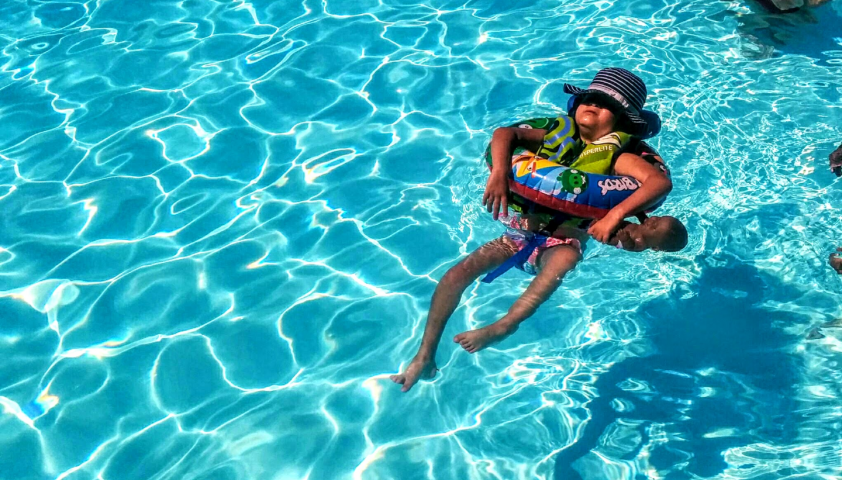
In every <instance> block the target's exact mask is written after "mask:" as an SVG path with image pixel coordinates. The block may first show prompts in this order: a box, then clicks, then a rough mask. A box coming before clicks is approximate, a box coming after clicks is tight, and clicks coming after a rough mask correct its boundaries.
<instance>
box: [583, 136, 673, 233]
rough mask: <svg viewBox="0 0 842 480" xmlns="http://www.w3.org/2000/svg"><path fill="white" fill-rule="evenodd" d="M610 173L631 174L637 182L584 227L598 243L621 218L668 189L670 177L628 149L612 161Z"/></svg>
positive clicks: (657, 198) (650, 203)
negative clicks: (633, 187) (605, 212)
mask: <svg viewBox="0 0 842 480" xmlns="http://www.w3.org/2000/svg"><path fill="white" fill-rule="evenodd" d="M614 173H615V174H616V175H622V176H627V177H632V178H634V179H636V180H637V181H638V182H640V184H641V185H640V188H638V189H637V191H636V192H634V193H633V194H631V195H630V196H629V198H627V199H625V200H623V201H622V202H620V204H619V205H617V206H616V207H614V208H612V209H611V210H610V211H609V212H608V214H607V215H605V216H604V217H603V218H601V219H600V220H598V221H596V222H594V224H593V225H591V228H589V229H588V233H589V234H590V235H591V236H592V237H593V238H595V239H596V240H598V241H600V242H602V243H606V242H608V239H610V238H611V235H613V234H614V232H616V231H617V228H619V227H620V223H621V222H622V221H623V219H624V218H626V217H629V216H631V215H634V214H635V213H638V212H642V211H644V210H646V208H648V207H650V206H652V205H654V204H655V203H656V202H657V201H658V200H660V199H661V198H662V197H663V196H664V195H666V194H668V193H669V192H670V191H671V190H672V180H670V179H669V177H667V176H666V175H665V174H664V172H662V171H661V170H660V169H659V168H658V167H656V166H654V165H652V164H651V163H649V162H647V161H646V160H644V159H643V158H641V157H639V156H637V155H634V154H632V153H624V154H622V155H620V157H619V158H618V159H617V162H616V163H615V164H614Z"/></svg>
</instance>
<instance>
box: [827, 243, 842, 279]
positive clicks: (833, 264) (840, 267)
mask: <svg viewBox="0 0 842 480" xmlns="http://www.w3.org/2000/svg"><path fill="white" fill-rule="evenodd" d="M840 252H842V247H838V248H837V249H836V252H834V253H831V254H830V258H829V261H830V268H832V269H834V270H836V273H838V274H840V275H842V257H840V256H839V253H840Z"/></svg>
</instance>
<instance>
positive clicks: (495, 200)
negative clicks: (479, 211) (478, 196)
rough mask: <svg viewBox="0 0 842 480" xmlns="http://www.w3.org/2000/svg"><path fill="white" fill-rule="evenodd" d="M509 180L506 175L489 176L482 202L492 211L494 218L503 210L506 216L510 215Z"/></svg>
mask: <svg viewBox="0 0 842 480" xmlns="http://www.w3.org/2000/svg"><path fill="white" fill-rule="evenodd" d="M508 195H509V182H508V178H506V176H500V175H494V174H493V173H492V174H491V176H489V177H488V182H487V183H486V184H485V193H484V194H483V195H482V204H483V205H485V208H486V209H487V210H488V211H489V212H491V214H492V216H493V217H494V220H497V217H499V216H500V212H501V211H502V212H503V216H504V217H508V216H509V203H508V202H509V199H508Z"/></svg>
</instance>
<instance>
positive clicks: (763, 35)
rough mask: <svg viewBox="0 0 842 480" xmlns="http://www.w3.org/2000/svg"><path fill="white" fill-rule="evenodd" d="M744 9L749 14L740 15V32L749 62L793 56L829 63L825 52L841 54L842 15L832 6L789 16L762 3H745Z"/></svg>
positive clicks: (815, 8)
mask: <svg viewBox="0 0 842 480" xmlns="http://www.w3.org/2000/svg"><path fill="white" fill-rule="evenodd" d="M745 5H746V6H747V7H749V9H750V13H747V14H738V15H737V21H738V27H737V32H738V33H739V34H740V36H741V37H742V38H743V40H744V42H743V48H742V50H743V54H744V55H745V56H746V57H748V58H770V57H775V56H779V55H780V54H794V55H805V56H808V57H812V58H815V59H818V60H820V62H821V63H826V62H827V58H826V56H825V55H824V53H823V52H827V51H831V50H836V51H838V50H842V45H840V44H839V39H838V37H840V36H842V28H840V25H842V13H841V12H839V11H837V9H835V8H834V6H833V5H832V4H831V3H830V2H828V3H824V4H822V5H818V6H813V7H808V6H804V7H801V8H799V9H797V10H794V11H791V12H787V13H782V12H777V11H772V10H771V9H770V8H768V7H767V6H765V5H764V2H760V1H746V2H745ZM767 5H768V3H767Z"/></svg>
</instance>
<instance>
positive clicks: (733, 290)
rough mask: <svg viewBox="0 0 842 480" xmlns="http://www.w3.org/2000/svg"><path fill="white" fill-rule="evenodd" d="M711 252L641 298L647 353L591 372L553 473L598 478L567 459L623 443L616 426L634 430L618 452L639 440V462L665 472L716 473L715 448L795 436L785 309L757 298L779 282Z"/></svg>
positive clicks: (775, 292) (562, 479) (778, 290)
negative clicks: (687, 281) (579, 422)
mask: <svg viewBox="0 0 842 480" xmlns="http://www.w3.org/2000/svg"><path fill="white" fill-rule="evenodd" d="M712 260H713V259H710V258H709V259H708V263H706V262H705V261H701V262H700V264H701V265H706V266H705V267H703V270H702V273H701V275H700V276H699V278H698V279H697V280H696V282H695V283H694V284H693V285H690V286H689V288H687V287H688V286H687V285H684V286H683V287H684V288H681V287H678V288H675V289H673V291H672V293H671V294H669V295H667V296H665V297H660V298H658V299H655V300H653V301H650V302H648V303H646V304H643V305H641V307H640V309H639V310H638V314H639V315H641V316H642V317H643V319H644V320H645V322H646V324H647V325H648V328H649V332H648V337H649V340H650V341H651V342H652V344H653V345H652V346H653V349H654V351H655V353H654V354H653V355H651V356H647V357H635V358H629V359H627V360H625V361H622V362H620V363H618V364H616V365H613V366H612V367H611V368H610V370H609V371H608V372H606V373H605V374H603V375H602V376H601V377H600V378H599V379H598V380H597V382H596V388H597V390H598V395H599V396H598V397H597V398H595V399H594V400H593V401H592V402H591V403H590V404H589V405H588V408H589V409H590V411H591V414H592V419H591V420H590V421H589V422H588V423H587V425H585V427H584V430H583V432H582V435H581V438H580V439H579V441H578V442H576V443H575V444H574V445H572V446H571V447H569V448H567V449H566V450H564V451H562V452H560V453H559V454H558V456H557V457H556V465H555V478H556V479H558V480H571V479H582V478H584V479H589V478H605V472H604V471H594V467H591V465H594V463H590V462H584V463H583V462H579V464H578V465H576V464H575V462H576V461H577V460H580V459H582V457H584V456H586V455H587V454H588V453H589V452H591V451H592V450H595V449H596V450H600V449H603V448H605V446H606V444H609V446H610V444H611V443H617V442H618V441H619V442H623V439H614V441H612V439H610V438H608V437H610V436H611V434H610V432H611V431H612V428H611V427H612V426H616V425H618V424H622V425H625V428H628V426H629V425H631V426H632V428H635V429H636V430H637V432H636V438H637V440H636V441H633V442H628V441H626V443H630V444H631V445H630V446H629V447H628V449H627V450H626V451H625V452H624V453H623V454H622V455H621V458H618V459H619V460H632V459H634V458H635V457H637V456H638V455H639V454H640V453H641V449H642V448H646V449H647V450H648V451H647V455H648V456H649V464H650V465H651V466H653V467H654V468H656V469H658V470H659V471H661V472H663V473H666V472H670V473H669V474H668V475H667V476H666V477H665V478H670V479H674V478H690V476H691V474H692V475H698V476H701V477H711V476H714V475H717V474H719V473H721V472H722V471H723V470H724V469H725V468H726V463H725V461H724V459H723V457H722V452H723V451H724V450H726V449H728V448H730V447H735V446H739V445H746V444H750V443H754V442H768V443H771V444H775V443H780V442H785V441H787V443H788V440H791V439H792V438H793V437H794V436H795V431H794V430H795V425H797V422H798V420H797V417H795V416H794V415H793V414H792V412H793V411H794V410H796V409H795V408H794V407H795V403H796V402H795V401H794V400H793V395H792V393H793V385H794V384H795V383H796V382H797V379H798V371H799V365H798V364H797V362H798V360H797V359H796V358H795V357H794V356H792V355H790V354H789V350H790V347H791V345H792V344H793V343H795V342H798V341H800V340H801V337H798V338H794V337H791V336H788V335H786V334H784V333H782V331H781V328H779V327H780V325H781V324H783V323H784V322H791V321H792V315H793V314H792V313H787V312H775V311H772V310H770V309H768V308H763V307H762V305H761V304H762V303H763V302H764V300H768V299H769V298H770V297H772V298H775V299H778V300H783V299H786V298H787V290H788V288H787V286H786V285H784V284H782V283H781V282H780V281H778V280H777V279H775V278H773V277H770V276H769V275H766V274H764V273H762V272H760V271H759V270H757V269H756V268H755V267H753V266H751V265H749V264H746V263H744V262H742V261H740V260H738V259H737V258H734V257H730V258H718V259H715V260H713V261H712ZM710 264H715V266H710ZM789 298H792V297H789ZM776 323H778V326H775V324H776ZM613 431H616V428H615V429H613ZM653 436H657V438H652V437H653ZM626 438H628V437H626ZM682 463H684V464H685V465H682V466H679V467H677V466H676V465H677V464H682ZM601 464H602V465H605V464H604V463H601ZM640 477H641V478H643V476H642V475H641V476H640Z"/></svg>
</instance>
